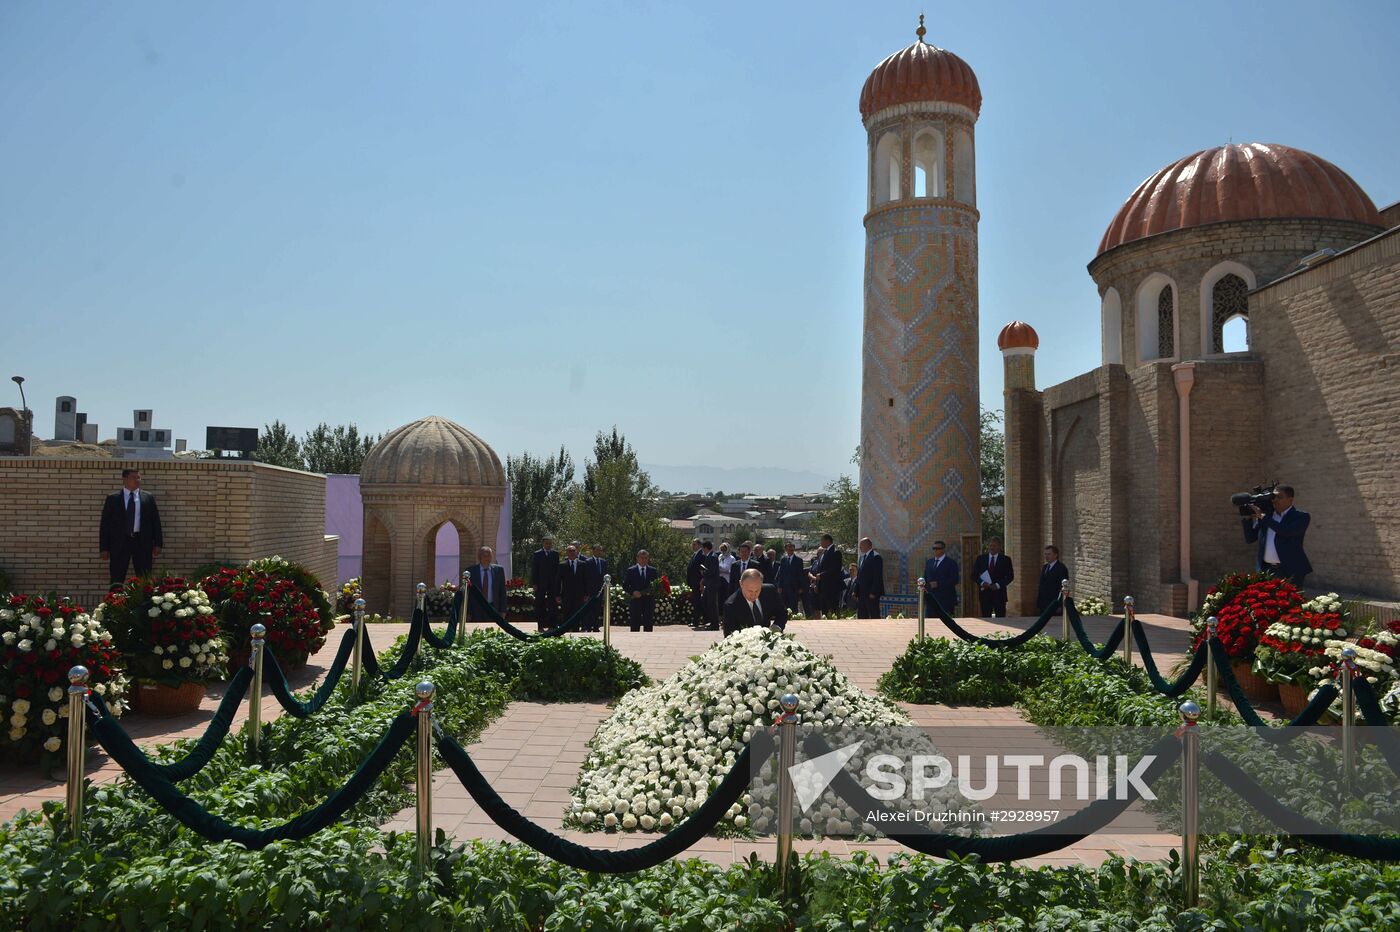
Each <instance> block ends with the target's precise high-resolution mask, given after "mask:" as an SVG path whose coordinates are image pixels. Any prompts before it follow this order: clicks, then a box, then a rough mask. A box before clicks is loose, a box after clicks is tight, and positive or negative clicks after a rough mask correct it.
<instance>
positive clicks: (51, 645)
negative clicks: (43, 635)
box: [44, 638, 58, 650]
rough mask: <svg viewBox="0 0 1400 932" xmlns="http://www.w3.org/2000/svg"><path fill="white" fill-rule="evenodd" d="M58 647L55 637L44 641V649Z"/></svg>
mask: <svg viewBox="0 0 1400 932" xmlns="http://www.w3.org/2000/svg"><path fill="white" fill-rule="evenodd" d="M57 648H58V642H57V641H55V640H54V639H53V638H49V639H48V640H47V641H45V642H44V650H56V649H57Z"/></svg>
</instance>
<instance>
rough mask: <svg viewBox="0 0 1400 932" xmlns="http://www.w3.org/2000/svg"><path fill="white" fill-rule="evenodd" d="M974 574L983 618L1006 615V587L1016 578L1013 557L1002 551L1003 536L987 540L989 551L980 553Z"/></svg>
mask: <svg viewBox="0 0 1400 932" xmlns="http://www.w3.org/2000/svg"><path fill="white" fill-rule="evenodd" d="M972 575H973V576H975V577H977V583H978V588H979V590H980V591H979V592H978V593H977V600H978V602H980V603H981V608H982V617H983V618H1005V617H1006V587H1007V586H1009V585H1011V582H1012V580H1014V579H1015V578H1016V571H1015V569H1013V568H1012V566H1011V558H1010V557H1008V556H1007V555H1006V554H1004V553H1002V552H1001V538H1000V537H993V538H992V539H991V540H989V541H987V552H986V553H983V554H978V556H977V560H976V562H974V563H973V564H972Z"/></svg>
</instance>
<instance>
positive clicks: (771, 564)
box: [763, 547, 778, 585]
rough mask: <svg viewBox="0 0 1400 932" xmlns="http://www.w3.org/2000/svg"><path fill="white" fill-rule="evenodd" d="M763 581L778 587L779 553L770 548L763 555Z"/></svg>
mask: <svg viewBox="0 0 1400 932" xmlns="http://www.w3.org/2000/svg"><path fill="white" fill-rule="evenodd" d="M763 581H764V582H767V583H773V584H774V585H777V582H778V551H776V550H774V549H773V548H772V547H769V548H768V550H766V551H765V552H764V554H763Z"/></svg>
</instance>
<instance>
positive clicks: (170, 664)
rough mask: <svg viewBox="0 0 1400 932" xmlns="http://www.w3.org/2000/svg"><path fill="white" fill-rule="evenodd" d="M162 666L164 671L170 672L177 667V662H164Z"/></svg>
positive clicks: (161, 663)
mask: <svg viewBox="0 0 1400 932" xmlns="http://www.w3.org/2000/svg"><path fill="white" fill-rule="evenodd" d="M160 665H161V668H162V669H164V670H169V669H172V668H173V667H174V666H175V662H174V661H173V660H162V661H161V662H160Z"/></svg>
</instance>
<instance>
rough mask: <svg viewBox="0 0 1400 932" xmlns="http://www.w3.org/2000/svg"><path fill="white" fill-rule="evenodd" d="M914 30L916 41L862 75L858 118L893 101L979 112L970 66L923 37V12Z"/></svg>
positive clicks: (978, 90)
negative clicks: (935, 103)
mask: <svg viewBox="0 0 1400 932" xmlns="http://www.w3.org/2000/svg"><path fill="white" fill-rule="evenodd" d="M914 31H915V33H916V34H917V35H918V37H919V41H917V42H915V43H914V44H913V45H911V46H909V47H908V48H907V49H902V50H900V51H898V52H895V53H894V54H893V55H891V56H890V57H889V58H886V59H885V60H884V61H882V62H880V64H878V65H876V66H875V70H874V71H872V72H870V77H868V78H866V79H865V86H864V87H863V88H861V91H860V115H861V118H862V119H865V118H868V117H869V116H870V115H871V114H872V113H877V112H879V111H881V110H884V109H885V108H886V107H893V106H895V105H896V104H907V103H917V102H922V101H930V100H936V101H943V102H945V103H950V104H961V105H962V106H964V107H967V108H968V109H969V110H971V111H972V113H973V116H976V115H977V114H979V113H981V111H982V89H981V88H980V87H979V86H978V84H977V75H976V74H974V73H973V71H972V67H971V66H970V65H969V64H968V63H967V62H965V61H963V60H962V59H961V58H959V57H958V56H956V55H954V54H953V53H952V52H950V51H948V50H947V49H941V48H939V47H938V46H936V45H929V44H928V43H927V42H925V41H924V33H925V32H926V31H927V30H925V29H924V17H923V14H920V15H919V28H918V29H916V30H914Z"/></svg>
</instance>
